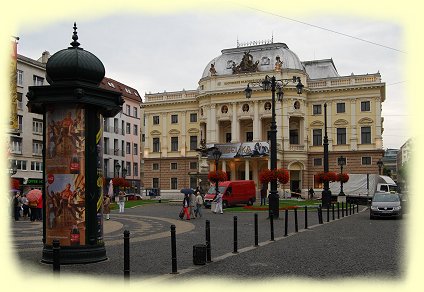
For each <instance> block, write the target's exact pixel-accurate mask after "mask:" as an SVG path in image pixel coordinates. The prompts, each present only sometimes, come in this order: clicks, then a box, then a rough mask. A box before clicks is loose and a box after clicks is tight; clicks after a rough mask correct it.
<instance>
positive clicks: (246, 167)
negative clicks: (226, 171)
mask: <svg viewBox="0 0 424 292" xmlns="http://www.w3.org/2000/svg"><path fill="white" fill-rule="evenodd" d="M249 170H250V165H249V159H246V160H245V161H244V179H245V180H249Z"/></svg>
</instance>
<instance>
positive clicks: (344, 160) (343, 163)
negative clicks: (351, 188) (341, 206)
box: [337, 156, 346, 196]
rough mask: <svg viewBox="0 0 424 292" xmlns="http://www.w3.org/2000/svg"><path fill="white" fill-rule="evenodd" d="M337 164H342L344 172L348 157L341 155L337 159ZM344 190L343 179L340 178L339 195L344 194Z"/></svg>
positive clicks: (341, 170) (341, 167) (341, 171)
mask: <svg viewBox="0 0 424 292" xmlns="http://www.w3.org/2000/svg"><path fill="white" fill-rule="evenodd" d="M337 164H338V165H339V166H340V174H341V175H342V174H343V166H344V165H346V157H343V156H340V157H339V158H338V159H337ZM344 195H345V194H344V192H343V180H342V179H341V178H340V193H339V196H344Z"/></svg>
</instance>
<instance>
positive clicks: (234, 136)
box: [231, 102, 240, 143]
mask: <svg viewBox="0 0 424 292" xmlns="http://www.w3.org/2000/svg"><path fill="white" fill-rule="evenodd" d="M231 105H232V113H233V116H232V119H231V143H236V142H239V139H240V138H239V135H238V131H239V128H240V124H239V120H238V119H237V103H235V102H233V103H232V104H231Z"/></svg>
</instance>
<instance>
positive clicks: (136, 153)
mask: <svg viewBox="0 0 424 292" xmlns="http://www.w3.org/2000/svg"><path fill="white" fill-rule="evenodd" d="M133 154H134V155H138V144H137V143H134V144H133Z"/></svg>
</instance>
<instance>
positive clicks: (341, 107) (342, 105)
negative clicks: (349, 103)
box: [337, 102, 346, 114]
mask: <svg viewBox="0 0 424 292" xmlns="http://www.w3.org/2000/svg"><path fill="white" fill-rule="evenodd" d="M345 111H346V109H345V103H344V102H339V103H337V113H338V114H340V113H344V112H345Z"/></svg>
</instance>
